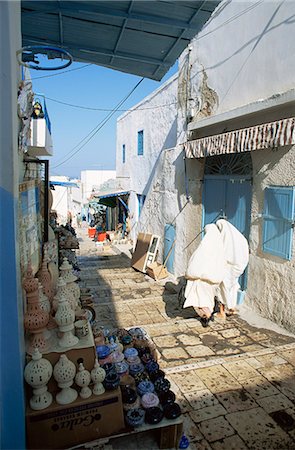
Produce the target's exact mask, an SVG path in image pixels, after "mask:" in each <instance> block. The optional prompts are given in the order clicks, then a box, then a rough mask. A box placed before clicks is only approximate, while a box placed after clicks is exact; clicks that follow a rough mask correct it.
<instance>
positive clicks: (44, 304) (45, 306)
mask: <svg viewBox="0 0 295 450" xmlns="http://www.w3.org/2000/svg"><path fill="white" fill-rule="evenodd" d="M39 302H40V308H41V309H42V310H43V311H46V312H47V313H48V314H49V321H50V311H51V305H50V301H49V299H48V298H47V297H46V295H45V294H44V292H43V286H42V284H41V283H40V281H39ZM49 321H48V324H49ZM48 324H47V328H45V330H44V337H45V339H46V340H47V339H50V337H51V333H50V331H49V329H48Z"/></svg>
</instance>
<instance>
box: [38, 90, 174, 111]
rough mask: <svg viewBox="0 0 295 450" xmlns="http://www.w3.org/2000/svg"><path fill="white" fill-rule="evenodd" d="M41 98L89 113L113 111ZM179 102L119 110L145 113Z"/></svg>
mask: <svg viewBox="0 0 295 450" xmlns="http://www.w3.org/2000/svg"><path fill="white" fill-rule="evenodd" d="M38 96H39V97H44V98H45V100H50V101H52V102H55V103H60V104H61V105H65V106H70V107H72V108H78V109H85V110H89V111H103V112H105V111H113V108H94V107H91V106H82V105H75V104H73V103H67V102H62V101H61V100H57V99H56V98H51V97H47V95H43V94H38ZM176 104H177V102H173V103H167V104H163V105H156V106H149V107H147V108H132V109H117V111H118V112H120V111H123V112H125V111H131V112H132V111H145V110H147V109H156V108H165V107H167V106H172V105H176Z"/></svg>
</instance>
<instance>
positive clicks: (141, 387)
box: [137, 381, 155, 397]
mask: <svg viewBox="0 0 295 450" xmlns="http://www.w3.org/2000/svg"><path fill="white" fill-rule="evenodd" d="M154 391H155V387H154V385H153V383H152V382H151V381H141V382H140V383H139V384H138V386H137V392H138V393H139V395H140V396H141V397H142V396H143V395H144V394H147V393H148V392H154Z"/></svg>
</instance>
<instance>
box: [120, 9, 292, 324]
mask: <svg viewBox="0 0 295 450" xmlns="http://www.w3.org/2000/svg"><path fill="white" fill-rule="evenodd" d="M294 13H295V5H294V3H293V2H290V1H286V2H276V1H266V2H256V3H253V2H242V1H238V0H237V1H233V2H227V1H224V2H222V3H221V4H220V5H219V7H218V8H217V10H216V11H215V12H214V14H213V16H212V17H211V19H210V21H209V22H208V24H207V25H206V26H205V27H204V28H203V30H202V32H201V33H200V34H199V35H198V36H196V38H195V39H194V40H193V41H192V44H191V46H190V47H189V48H188V49H187V50H186V51H185V52H184V53H183V54H182V56H181V58H180V61H179V73H178V86H177V94H174V95H177V98H178V105H177V110H176V111H175V110H174V111H173V114H175V118H176V119H177V136H176V141H175V142H174V143H171V145H169V147H164V148H161V146H158V147H153V149H155V150H156V152H155V153H152V154H153V157H150V158H146V159H141V160H140V161H141V162H140V163H139V162H138V160H139V158H142V157H138V156H136V135H137V131H138V130H139V129H143V123H144V122H143V120H144V119H146V122H147V124H146V126H148V125H149V124H150V122H149V121H148V116H147V115H145V116H144V117H140V112H139V111H138V112H136V113H133V116H132V114H131V113H127V114H125V115H124V116H123V117H121V118H120V119H119V120H118V127H117V133H118V136H117V173H118V176H120V175H121V176H123V175H124V176H128V177H130V189H131V196H130V205H131V206H130V209H131V211H133V210H135V209H136V204H135V199H134V196H132V192H133V190H134V191H135V192H136V193H145V195H146V196H147V197H146V201H145V205H144V208H143V209H142V212H141V215H140V218H139V221H138V224H137V226H136V228H135V233H134V234H135V235H136V234H137V232H138V231H145V232H151V233H156V234H159V235H160V236H161V237H162V246H161V247H160V258H162V255H163V238H164V226H165V224H170V223H172V224H173V225H175V227H176V244H175V259H174V272H175V275H176V276H177V277H179V276H182V275H184V274H185V271H186V267H187V262H188V259H189V257H190V255H191V254H192V252H193V250H194V249H195V248H196V246H197V244H198V242H199V241H200V239H201V230H202V223H203V222H202V216H203V209H204V208H203V206H204V205H203V203H202V201H203V200H202V195H203V180H204V167H205V159H204V158H200V159H187V160H186V177H185V169H184V160H183V156H184V153H183V145H182V144H183V143H184V142H186V141H187V140H190V139H198V138H202V137H207V136H211V135H214V134H219V133H224V132H225V131H231V130H236V129H241V128H244V127H247V126H255V125H258V124H261V123H266V122H271V121H276V120H280V119H284V118H287V117H292V116H294V110H295V108H294V105H295V96H294V65H295V60H294V58H293V55H294V52H295V44H294V42H295V23H293V21H292V20H291V17H292V16H293V15H294ZM173 83H175V81H173ZM174 92H175V91H174ZM162 95H163V91H162V90H159V91H156V92H155V93H154V97H153V102H156V101H157V102H159V103H160V102H161V103H163V101H162V98H161V97H162ZM155 96H157V97H158V98H157V99H156V98H155ZM150 97H151V96H150ZM150 97H147V99H146V100H147V101H150V100H149V99H150ZM142 103H144V102H142ZM153 113H154V117H156V115H157V110H155V111H154V112H153ZM159 123H160V122H159ZM169 123H171V124H172V123H175V122H174V120H173V118H172V117H171V118H170V119H169ZM164 130H165V128H163V127H161V126H159V125H157V126H154V127H153V126H151V127H150V129H149V133H152V135H153V136H151V135H150V136H149V142H155V141H157V142H161V140H162V142H163V141H165V137H166V135H167V131H166V132H164ZM160 135H161V136H160ZM123 144H125V145H126V162H125V164H123V163H122V145H123ZM128 146H130V150H129V149H128ZM128 151H130V152H131V155H133V158H132V159H131V158H130V161H128V159H127V158H128ZM294 153H295V148H294V147H292V146H281V147H278V148H276V149H273V150H270V149H268V150H266V149H262V150H255V151H252V152H251V161H252V179H253V182H252V187H251V189H252V193H251V212H250V215H251V218H250V222H251V223H250V235H249V244H250V263H249V268H248V285H247V295H246V302H247V303H248V304H249V305H251V307H252V308H253V309H255V310H257V311H259V312H260V313H262V315H263V316H265V317H268V318H271V319H272V320H274V321H275V322H277V323H279V324H281V325H283V326H284V327H286V328H288V329H289V330H291V331H293V332H294V330H295V327H294V323H295V308H294V304H293V299H292V297H293V291H294V285H295V270H294V266H295V259H294V257H295V248H294V238H293V257H292V259H291V261H288V260H287V259H282V258H278V257H275V256H272V255H270V254H267V253H264V252H263V250H262V228H263V219H262V217H261V214H262V213H263V207H264V189H265V188H266V187H269V186H294V185H295V165H294ZM147 179H148V180H149V183H148V189H147V188H146V186H147V184H146V180H147Z"/></svg>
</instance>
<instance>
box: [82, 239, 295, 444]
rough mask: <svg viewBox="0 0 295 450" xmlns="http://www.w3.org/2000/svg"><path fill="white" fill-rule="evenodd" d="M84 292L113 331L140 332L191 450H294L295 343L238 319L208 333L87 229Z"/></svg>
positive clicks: (143, 437) (214, 325) (172, 296)
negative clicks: (153, 351)
mask: <svg viewBox="0 0 295 450" xmlns="http://www.w3.org/2000/svg"><path fill="white" fill-rule="evenodd" d="M79 255H80V256H79V263H80V268H81V272H80V277H81V286H82V287H88V288H90V289H91V292H92V294H93V297H94V305H95V310H96V314H97V319H98V320H99V321H100V322H101V325H103V326H105V327H107V328H113V327H130V326H135V325H136V326H142V327H143V328H145V330H146V331H147V332H148V333H149V335H150V337H151V338H152V339H153V341H154V343H155V345H156V347H157V351H158V355H159V363H160V366H161V368H163V369H164V370H165V372H166V374H167V378H168V379H169V380H170V381H171V384H172V390H173V391H174V392H175V393H176V396H177V401H178V403H179V404H180V405H181V407H182V411H183V417H184V429H185V433H186V435H187V437H188V438H189V439H190V447H189V448H190V449H199V450H210V449H211V450H244V449H253V450H264V449H265V450H275V449H295V405H294V403H295V340H294V339H293V338H292V337H290V336H286V335H282V334H278V333H275V332H273V331H269V330H264V329H258V328H254V327H252V326H250V325H249V324H247V323H246V322H245V321H243V320H241V319H240V318H239V317H238V316H234V317H231V318H228V319H227V320H226V321H216V320H215V321H214V322H211V325H210V327H208V328H203V327H202V326H201V324H200V322H199V321H198V320H197V318H196V314H195V312H194V310H193V309H192V308H188V309H185V310H180V309H179V308H178V303H177V294H176V293H175V292H174V291H173V290H171V283H170V286H168V288H169V289H167V288H165V286H161V285H160V284H159V283H157V282H155V281H154V280H152V279H148V277H146V276H145V275H144V274H142V273H139V272H135V271H134V270H133V269H132V268H131V267H130V259H129V258H128V257H127V256H126V255H125V254H117V253H116V252H115V251H113V250H112V249H111V250H109V251H108V252H101V251H99V250H98V249H97V248H96V247H95V244H94V242H92V241H91V240H90V239H88V238H87V236H86V234H85V231H84V230H83V231H82V233H81V237H80V251H79ZM102 448H104V449H105V450H107V449H110V450H111V449H120V450H123V449H124V450H125V449H138V450H139V449H149V450H150V449H153V448H157V445H156V443H155V439H154V436H152V434H151V433H149V434H138V435H132V436H130V437H128V438H126V439H125V440H124V439H122V438H121V439H113V440H111V441H110V443H108V444H106V445H104V446H103V447H102Z"/></svg>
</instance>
